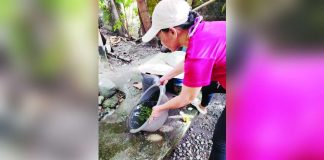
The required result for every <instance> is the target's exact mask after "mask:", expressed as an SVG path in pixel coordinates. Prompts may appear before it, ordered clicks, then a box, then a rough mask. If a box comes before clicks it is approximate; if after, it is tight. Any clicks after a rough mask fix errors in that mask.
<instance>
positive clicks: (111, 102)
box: [102, 96, 118, 108]
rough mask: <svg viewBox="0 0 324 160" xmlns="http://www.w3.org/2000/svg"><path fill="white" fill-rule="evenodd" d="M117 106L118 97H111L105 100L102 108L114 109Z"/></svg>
mask: <svg viewBox="0 0 324 160" xmlns="http://www.w3.org/2000/svg"><path fill="white" fill-rule="evenodd" d="M117 104H118V97H117V96H113V97H111V98H108V99H106V100H105V101H104V102H103V103H102V106H103V108H115V107H116V106H117Z"/></svg>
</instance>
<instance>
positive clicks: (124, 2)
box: [116, 0, 134, 8]
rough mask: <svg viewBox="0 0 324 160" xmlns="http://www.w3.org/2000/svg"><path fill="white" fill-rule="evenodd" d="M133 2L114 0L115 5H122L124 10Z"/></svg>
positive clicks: (129, 0) (130, 0)
mask: <svg viewBox="0 0 324 160" xmlns="http://www.w3.org/2000/svg"><path fill="white" fill-rule="evenodd" d="M133 2H134V0H116V3H118V4H121V5H123V6H124V7H125V8H128V7H130V5H132V3H133Z"/></svg>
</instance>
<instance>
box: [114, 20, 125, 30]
mask: <svg viewBox="0 0 324 160" xmlns="http://www.w3.org/2000/svg"><path fill="white" fill-rule="evenodd" d="M122 25H123V22H122V21H121V20H120V19H118V20H117V21H116V22H115V24H114V26H113V31H116V30H119V29H120V28H121V27H122Z"/></svg>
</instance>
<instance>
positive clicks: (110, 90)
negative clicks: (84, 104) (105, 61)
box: [99, 78, 117, 98]
mask: <svg viewBox="0 0 324 160" xmlns="http://www.w3.org/2000/svg"><path fill="white" fill-rule="evenodd" d="M116 91H117V88H116V84H115V83H114V82H112V81H111V80H110V79H107V78H105V79H101V80H100V81H99V94H100V95H101V96H104V97H106V98H110V97H112V96H113V95H114V94H115V93H116Z"/></svg>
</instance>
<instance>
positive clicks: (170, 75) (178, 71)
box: [160, 61, 184, 85]
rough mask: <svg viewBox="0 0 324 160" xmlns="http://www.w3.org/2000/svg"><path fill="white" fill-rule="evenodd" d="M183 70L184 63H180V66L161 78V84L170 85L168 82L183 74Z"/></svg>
mask: <svg viewBox="0 0 324 160" xmlns="http://www.w3.org/2000/svg"><path fill="white" fill-rule="evenodd" d="M183 68H184V61H182V62H180V63H179V64H177V65H176V66H175V67H174V69H173V70H171V71H170V72H169V73H167V74H166V75H164V76H162V77H161V78H160V83H161V84H163V85H165V84H167V83H168V81H169V80H170V79H172V78H174V77H175V76H177V75H179V74H181V73H183Z"/></svg>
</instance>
